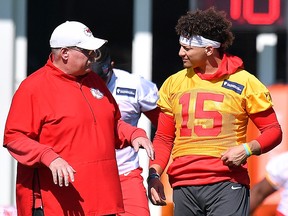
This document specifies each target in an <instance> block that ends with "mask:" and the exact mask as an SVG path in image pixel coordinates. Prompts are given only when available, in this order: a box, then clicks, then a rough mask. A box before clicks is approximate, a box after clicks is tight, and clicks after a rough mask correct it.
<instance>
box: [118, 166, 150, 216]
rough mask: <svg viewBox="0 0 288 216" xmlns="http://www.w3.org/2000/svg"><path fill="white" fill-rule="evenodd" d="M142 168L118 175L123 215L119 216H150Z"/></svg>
mask: <svg viewBox="0 0 288 216" xmlns="http://www.w3.org/2000/svg"><path fill="white" fill-rule="evenodd" d="M141 173H142V168H140V167H139V168H138V169H135V170H132V171H131V172H129V173H124V174H122V175H120V182H121V187H122V194H123V203H124V209H125V213H122V214H119V215H121V216H124V215H125V216H132V215H133V216H139V215H141V216H150V211H149V206H148V198H147V194H146V189H145V187H144V185H143V177H142V176H141Z"/></svg>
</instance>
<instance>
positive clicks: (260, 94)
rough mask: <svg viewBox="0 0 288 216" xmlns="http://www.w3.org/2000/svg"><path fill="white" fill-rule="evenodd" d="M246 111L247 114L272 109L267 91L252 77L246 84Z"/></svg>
mask: <svg viewBox="0 0 288 216" xmlns="http://www.w3.org/2000/svg"><path fill="white" fill-rule="evenodd" d="M245 94H246V111H247V112H248V113H249V114H254V113H258V112H262V111H265V110H267V109H269V108H271V107H272V105H273V104H272V99H271V95H270V92H269V90H268V89H267V88H266V87H265V86H264V85H263V84H262V83H261V82H260V81H259V80H258V79H257V78H256V77H255V76H253V75H251V76H250V77H249V79H248V81H247V83H246V92H245Z"/></svg>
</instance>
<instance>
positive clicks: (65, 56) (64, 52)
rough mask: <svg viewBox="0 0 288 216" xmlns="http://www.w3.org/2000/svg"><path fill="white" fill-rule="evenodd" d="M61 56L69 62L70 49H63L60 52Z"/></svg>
mask: <svg viewBox="0 0 288 216" xmlns="http://www.w3.org/2000/svg"><path fill="white" fill-rule="evenodd" d="M60 54H61V57H62V58H63V59H64V60H66V61H67V60H68V57H69V49H68V48H62V49H61V50H60Z"/></svg>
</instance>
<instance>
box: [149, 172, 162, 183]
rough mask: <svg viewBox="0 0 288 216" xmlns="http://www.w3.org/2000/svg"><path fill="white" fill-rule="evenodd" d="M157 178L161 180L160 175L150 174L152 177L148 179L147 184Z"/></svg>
mask: <svg viewBox="0 0 288 216" xmlns="http://www.w3.org/2000/svg"><path fill="white" fill-rule="evenodd" d="M155 178H157V179H159V178H160V175H159V174H158V173H152V174H150V175H149V176H148V178H147V183H149V181H150V180H151V179H155Z"/></svg>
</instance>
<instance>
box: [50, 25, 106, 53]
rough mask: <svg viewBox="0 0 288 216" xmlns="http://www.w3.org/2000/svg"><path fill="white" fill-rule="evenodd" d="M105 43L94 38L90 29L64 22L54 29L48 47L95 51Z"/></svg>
mask: <svg viewBox="0 0 288 216" xmlns="http://www.w3.org/2000/svg"><path fill="white" fill-rule="evenodd" d="M107 42H108V41H107V40H103V39H100V38H95V37H94V36H93V34H92V32H91V31H90V29H89V28H88V27H87V26H85V25H84V24H83V23H80V22H77V21H66V22H64V23H62V24H60V25H59V26H57V27H56V28H55V29H54V31H53V33H52V35H51V38H50V47H51V48H61V47H71V46H76V47H79V48H83V49H87V50H96V49H99V48H100V47H101V46H102V45H103V44H105V43H107Z"/></svg>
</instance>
